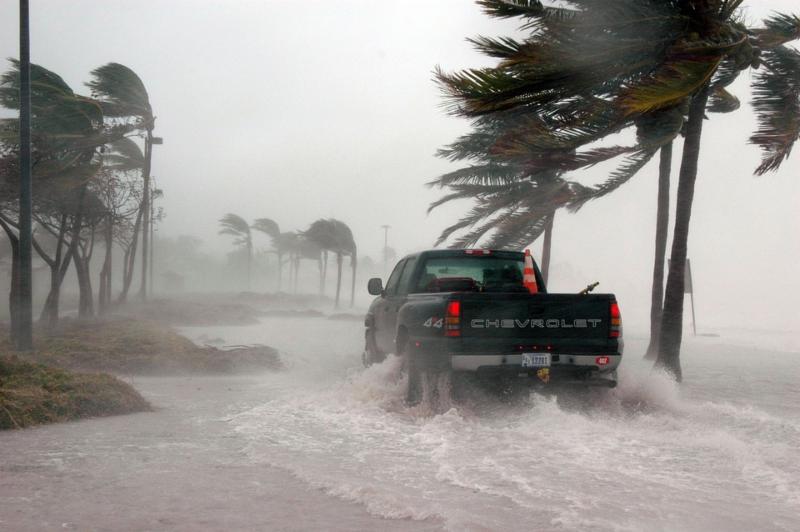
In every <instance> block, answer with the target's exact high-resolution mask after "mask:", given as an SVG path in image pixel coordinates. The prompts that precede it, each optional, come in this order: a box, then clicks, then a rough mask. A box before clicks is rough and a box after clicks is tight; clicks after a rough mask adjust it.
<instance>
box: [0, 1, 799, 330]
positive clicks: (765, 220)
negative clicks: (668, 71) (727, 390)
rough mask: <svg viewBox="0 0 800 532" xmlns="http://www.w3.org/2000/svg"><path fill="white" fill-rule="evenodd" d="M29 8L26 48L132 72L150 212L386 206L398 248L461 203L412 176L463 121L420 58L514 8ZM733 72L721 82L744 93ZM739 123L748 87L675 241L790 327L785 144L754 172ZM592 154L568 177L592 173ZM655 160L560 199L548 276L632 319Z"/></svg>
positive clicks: (197, 229) (640, 314)
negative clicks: (593, 197) (772, 163)
mask: <svg viewBox="0 0 800 532" xmlns="http://www.w3.org/2000/svg"><path fill="white" fill-rule="evenodd" d="M749 4H751V5H754V6H757V7H754V8H750V10H749V11H748V17H749V18H750V19H751V20H758V19H759V18H761V17H762V16H763V15H765V14H767V13H769V12H770V11H771V10H784V11H788V10H790V9H792V8H794V9H795V10H797V6H796V1H794V0H776V1H758V2H756V1H750V2H749ZM31 9H32V57H33V61H34V62H36V63H39V64H41V65H43V66H45V67H46V68H49V69H51V70H54V71H55V72H57V73H59V74H61V75H62V77H64V79H65V80H66V81H67V82H68V83H69V84H71V85H72V87H73V89H75V90H77V91H84V90H85V89H84V87H83V83H84V82H85V81H86V80H87V79H88V77H89V76H88V73H89V71H90V70H91V69H93V68H95V67H97V66H99V65H102V64H104V63H107V62H109V61H116V62H120V63H123V64H126V65H128V66H130V67H131V68H133V69H134V70H135V71H136V72H137V73H138V74H139V75H140V76H141V77H142V79H143V80H144V82H145V84H146V85H147V87H148V90H149V92H150V98H151V102H152V104H153V107H154V109H155V112H156V114H157V116H158V121H157V128H156V132H157V134H158V135H160V136H163V137H164V139H165V141H164V145H163V146H161V147H157V148H156V150H157V151H156V152H155V154H154V169H153V173H154V175H155V176H157V179H158V184H159V186H160V187H161V188H163V189H164V192H165V199H164V203H163V206H164V207H165V209H166V211H167V219H166V220H165V222H164V224H163V226H162V227H161V229H160V230H161V231H162V233H163V234H167V235H173V236H174V235H178V234H193V235H196V236H199V237H201V238H202V239H203V240H204V241H205V242H206V243H207V244H206V245H207V247H208V248H209V249H211V250H218V251H220V252H221V251H223V250H227V249H229V245H230V244H229V241H228V240H226V239H224V238H222V237H218V236H217V235H216V232H217V220H218V219H219V217H220V216H222V215H223V214H225V213H226V212H236V213H238V214H240V215H242V216H244V217H246V218H248V219H252V218H256V217H270V218H273V219H275V220H276V221H278V222H279V223H280V225H281V228H282V230H291V229H303V228H304V227H306V226H307V225H308V224H309V223H310V222H311V221H313V220H314V219H316V218H319V217H323V216H324V217H328V216H333V217H336V218H340V219H341V220H343V221H345V222H346V223H348V224H349V225H350V226H351V227H352V228H353V230H354V233H355V236H356V239H357V242H358V244H359V247H360V250H361V251H362V253H364V254H367V255H371V256H373V257H375V256H377V255H378V254H379V252H380V247H381V245H382V239H383V236H382V231H381V229H380V228H379V226H380V225H381V224H385V223H386V224H390V225H392V230H391V234H390V239H391V244H392V245H394V246H395V247H396V248H397V249H398V250H399V251H400V252H406V251H411V250H415V249H420V248H425V247H429V246H430V245H431V244H432V243H433V241H434V240H435V237H436V236H437V235H438V233H439V232H440V230H441V229H442V228H443V227H445V226H446V225H448V224H449V223H451V222H452V221H453V219H454V218H455V217H456V216H458V215H459V214H460V213H461V212H462V211H463V210H464V207H465V206H464V205H453V206H451V207H448V208H446V209H442V210H439V211H436V212H434V213H433V214H432V215H430V216H426V214H425V211H426V208H427V205H428V204H429V203H430V201H432V200H433V199H435V198H436V197H437V196H438V194H437V193H436V192H435V191H430V190H428V189H426V188H425V187H424V186H423V184H424V183H425V182H426V181H428V180H430V179H431V178H433V177H435V176H436V175H438V174H440V173H442V172H444V171H446V170H448V169H450V168H452V167H451V166H450V165H449V164H448V163H445V162H443V161H440V160H437V159H436V158H435V157H434V156H433V154H434V152H435V150H436V149H437V148H438V147H440V146H442V145H444V144H447V143H448V142H450V141H451V140H453V139H454V138H455V137H456V136H457V135H459V134H461V133H464V132H466V131H467V127H468V126H467V124H466V122H465V121H463V120H459V119H456V118H452V117H449V116H446V115H445V114H444V112H443V111H442V110H441V108H440V103H441V98H440V96H439V93H438V90H437V88H436V86H435V85H434V84H433V82H432V81H431V71H432V69H433V68H434V66H435V65H437V64H440V65H442V66H443V67H444V68H446V69H448V70H453V69H458V68H463V67H468V66H480V65H484V64H489V63H487V60H486V59H485V58H483V57H481V56H479V55H478V54H477V53H476V52H474V51H473V50H472V49H471V47H470V46H469V45H468V44H467V43H466V42H465V40H464V39H465V37H467V36H474V35H476V34H488V35H507V34H509V33H511V32H513V30H514V28H515V25H514V24H513V23H509V22H499V21H496V20H491V19H489V18H488V17H486V16H485V15H483V14H482V13H481V12H480V10H479V8H478V7H477V6H475V5H474V3H472V2H471V1H467V0H463V1H461V0H458V1H456V0H448V1H443V0H438V1H431V2H420V1H413V2H412V1H407V2H370V1H366V0H364V1H333V2H331V1H328V2H320V1H307V2H302V3H300V2H290V1H283V2H267V1H260V2H257V1H233V0H229V1H225V2H223V1H200V0H192V1H166V0H161V1H152V0H149V1H148V0H137V1H135V2H134V1H131V0H129V1H107V0H104V1H100V0H72V1H70V2H63V1H57V0H49V1H44V0H31ZM16 16H17V2H16V1H14V0H0V55H1V56H2V57H12V56H13V57H16V56H17V55H18V51H17V45H18V43H17V40H16V39H17V25H16V24H17V22H16ZM746 78H747V77H746V76H744V77H743V79H742V80H740V82H739V83H738V85H736V86H735V87H734V92H735V93H736V94H738V95H739V96H740V97H741V98H742V99H743V100H746V99H747V94H748V86H747V82H748V79H746ZM753 127H754V123H753V117H752V114H751V112H750V109H749V107H748V106H746V105H745V106H743V107H742V109H741V110H740V111H739V112H738V113H735V114H733V115H727V116H719V115H714V116H713V120H712V121H711V122H707V124H706V135H705V138H704V143H703V150H704V151H703V158H702V161H701V166H700V176H699V178H698V183H697V189H696V198H695V206H694V214H693V218H692V228H691V234H690V242H689V247H690V251H689V255H690V257H691V258H692V263H693V269H694V274H695V284H696V287H697V290H698V294H697V305H698V312H699V314H700V316H699V317H700V320H701V326H702V322H703V321H704V322H705V323H706V324H707V325H708V326H719V325H730V326H737V327H738V326H752V327H760V328H784V329H785V328H791V329H793V330H798V329H800V313H799V312H800V311H798V310H797V309H798V308H800V307H798V306H797V304H796V298H797V297H798V295H800V290H799V289H800V278H799V277H798V275H797V274H796V269H797V265H798V262H800V239H798V236H797V235H798V234H800V216H798V214H797V212H796V209H797V206H798V205H800V201H798V200H800V179H799V178H798V171H799V170H800V153H798V154H797V155H796V156H795V157H794V158H793V159H792V160H790V161H789V162H788V163H786V164H784V166H783V168H782V169H781V170H780V171H779V172H778V173H776V174H772V175H768V176H766V177H762V178H755V177H753V176H752V170H753V169H754V168H755V167H756V165H757V161H758V158H759V153H758V151H757V150H756V149H755V148H754V147H752V146H748V145H747V138H748V136H749V134H750V132H751V131H752V129H753ZM676 152H677V153H680V150H676ZM676 168H677V155H676ZM608 170H609V168H608V167H606V166H601V167H597V168H595V169H593V170H591V171H590V172H589V173H588V174H586V175H581V176H578V177H579V179H581V180H583V181H585V182H596V181H598V180H600V179H602V178H603V177H604V172H607V171H608ZM656 172H657V168H656V164H651V166H650V167H648V168H647V169H646V170H645V171H644V172H643V173H642V174H641V175H639V176H638V177H637V178H636V179H635V180H634V181H632V182H631V183H629V184H627V185H626V186H625V187H624V188H623V189H622V190H620V191H618V192H617V193H615V194H614V195H613V196H612V197H608V198H606V199H604V200H601V201H598V202H596V203H593V204H589V205H588V206H587V207H585V208H584V209H583V210H582V211H580V212H579V213H578V214H577V215H568V214H559V217H558V218H557V220H556V226H555V234H554V244H553V245H554V248H553V255H554V256H553V261H554V269H555V271H554V276H555V279H554V283H553V284H554V286H553V287H554V288H556V289H558V288H560V289H563V290H570V291H571V290H573V289H574V290H577V289H578V288H580V287H581V286H583V285H585V284H587V283H588V282H590V281H594V280H599V281H601V288H602V289H604V290H605V291H614V292H616V293H617V294H618V295H619V296H620V300H621V304H622V306H623V312H625V310H626V308H628V309H629V310H628V312H629V314H628V315H629V316H631V318H632V321H634V322H635V323H639V322H641V323H644V322H645V321H646V312H647V305H648V301H649V290H650V286H649V277H650V274H651V273H650V272H651V270H652V248H653V243H652V238H653V232H654V227H655V213H654V209H655V197H656V186H655V185H656V182H655V176H656ZM676 179H677V178H676ZM673 197H674V187H673ZM535 249H538V246H537V247H536V248H535ZM633 315H636V317H635V318H633Z"/></svg>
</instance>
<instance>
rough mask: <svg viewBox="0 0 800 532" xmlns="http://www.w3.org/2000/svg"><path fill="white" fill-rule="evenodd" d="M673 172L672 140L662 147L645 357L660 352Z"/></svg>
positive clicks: (652, 356)
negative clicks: (648, 330)
mask: <svg viewBox="0 0 800 532" xmlns="http://www.w3.org/2000/svg"><path fill="white" fill-rule="evenodd" d="M671 173H672V142H670V143H669V144H665V145H664V146H662V147H661V161H660V165H659V167H658V200H657V207H656V249H655V259H654V260H653V287H652V291H651V294H650V345H648V346H647V352H646V353H645V358H647V359H650V360H653V359H655V358H656V355H657V354H658V338H659V332H661V313H662V311H663V304H664V258H665V257H666V254H667V237H668V236H669V181H670V174H671Z"/></svg>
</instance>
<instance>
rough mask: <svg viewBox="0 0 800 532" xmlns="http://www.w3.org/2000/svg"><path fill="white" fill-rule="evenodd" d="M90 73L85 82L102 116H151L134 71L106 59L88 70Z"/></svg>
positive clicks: (149, 118) (148, 103)
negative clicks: (97, 100)
mask: <svg viewBox="0 0 800 532" xmlns="http://www.w3.org/2000/svg"><path fill="white" fill-rule="evenodd" d="M91 74H92V77H93V79H92V81H90V82H89V83H87V84H86V85H87V86H88V87H89V88H90V89H91V90H92V94H93V95H94V97H95V98H97V99H99V100H100V101H101V102H102V105H103V112H104V113H105V114H106V116H110V117H130V116H133V117H138V118H140V119H141V120H143V121H151V120H152V118H153V109H152V107H151V106H150V97H149V95H148V94H147V89H146V88H145V86H144V83H143V82H142V80H141V78H140V77H139V76H138V75H137V74H136V72H134V71H133V70H131V69H130V68H128V67H127V66H125V65H121V64H119V63H108V64H106V65H103V66H101V67H98V68H96V69H94V70H92V73H91Z"/></svg>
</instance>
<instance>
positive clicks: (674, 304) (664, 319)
mask: <svg viewBox="0 0 800 532" xmlns="http://www.w3.org/2000/svg"><path fill="white" fill-rule="evenodd" d="M707 102H708V89H703V90H702V91H701V92H700V93H698V94H697V95H696V96H695V97H694V99H693V100H692V105H691V108H690V111H689V122H688V124H687V126H686V140H685V141H684V144H683V157H682V160H681V170H680V178H679V181H678V197H677V207H676V209H675V228H674V229H673V232H672V254H671V257H670V265H669V276H668V277H667V289H666V292H665V294H664V310H663V312H662V314H661V332H660V334H659V349H658V358H657V359H656V366H658V367H661V368H663V369H665V370H666V371H667V372H668V373H670V374H672V375H673V376H674V377H675V379H676V380H677V381H678V382H680V381H681V379H682V378H683V375H682V372H681V361H680V351H681V337H682V333H683V299H684V271H685V270H684V265H685V263H686V253H687V246H688V241H689V219H690V218H691V215H692V201H693V200H694V184H695V181H696V180H697V164H698V160H699V158H700V139H701V137H702V134H703V120H704V118H705V109H706V103H707Z"/></svg>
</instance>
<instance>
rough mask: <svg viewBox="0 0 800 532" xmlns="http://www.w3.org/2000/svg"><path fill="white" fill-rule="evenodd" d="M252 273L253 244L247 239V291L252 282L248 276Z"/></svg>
mask: <svg viewBox="0 0 800 532" xmlns="http://www.w3.org/2000/svg"><path fill="white" fill-rule="evenodd" d="M252 272H253V243H252V242H251V241H250V240H249V239H248V241H247V291H248V292H249V291H250V288H251V286H252V284H251V283H252V281H251V279H250V276H251V275H252Z"/></svg>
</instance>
